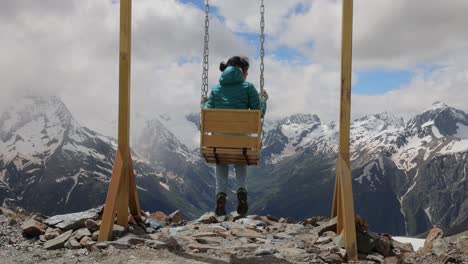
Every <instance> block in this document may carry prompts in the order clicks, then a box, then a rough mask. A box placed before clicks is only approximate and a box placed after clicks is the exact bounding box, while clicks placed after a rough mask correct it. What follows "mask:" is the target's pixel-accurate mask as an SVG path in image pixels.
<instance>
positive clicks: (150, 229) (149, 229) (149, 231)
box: [145, 227, 156, 234]
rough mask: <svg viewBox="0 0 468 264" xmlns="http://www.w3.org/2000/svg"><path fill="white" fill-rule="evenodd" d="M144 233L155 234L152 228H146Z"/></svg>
mask: <svg viewBox="0 0 468 264" xmlns="http://www.w3.org/2000/svg"><path fill="white" fill-rule="evenodd" d="M145 232H146V233H148V234H153V233H154V232H156V230H155V229H154V228H152V227H147V228H146V229H145Z"/></svg>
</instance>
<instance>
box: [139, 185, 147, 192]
mask: <svg viewBox="0 0 468 264" xmlns="http://www.w3.org/2000/svg"><path fill="white" fill-rule="evenodd" d="M137 189H138V190H142V191H145V192H148V189H145V188H143V187H140V186H138V185H137Z"/></svg>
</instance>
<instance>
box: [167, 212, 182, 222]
mask: <svg viewBox="0 0 468 264" xmlns="http://www.w3.org/2000/svg"><path fill="white" fill-rule="evenodd" d="M168 219H169V221H171V222H172V223H179V222H180V221H182V213H181V212H180V210H177V211H175V212H173V213H172V214H170V215H169V216H168Z"/></svg>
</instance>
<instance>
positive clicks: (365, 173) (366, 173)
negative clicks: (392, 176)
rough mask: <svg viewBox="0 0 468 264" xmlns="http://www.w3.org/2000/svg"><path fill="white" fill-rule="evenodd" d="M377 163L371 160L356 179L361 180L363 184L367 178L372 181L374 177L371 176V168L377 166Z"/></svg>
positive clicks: (360, 182)
mask: <svg viewBox="0 0 468 264" xmlns="http://www.w3.org/2000/svg"><path fill="white" fill-rule="evenodd" d="M375 165H377V163H376V162H371V163H369V164H368V165H367V166H366V167H364V170H363V172H362V174H361V175H360V176H359V177H357V178H356V179H354V180H355V181H357V182H359V184H362V180H363V179H364V178H365V179H367V180H368V181H369V182H372V178H371V176H372V175H371V172H370V170H371V169H372V168H373V167H374V166H375Z"/></svg>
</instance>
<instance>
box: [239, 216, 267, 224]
mask: <svg viewBox="0 0 468 264" xmlns="http://www.w3.org/2000/svg"><path fill="white" fill-rule="evenodd" d="M235 222H236V223H239V224H243V225H250V226H266V225H267V223H265V222H263V221H258V220H252V219H249V218H241V219H239V220H236V221H235Z"/></svg>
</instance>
